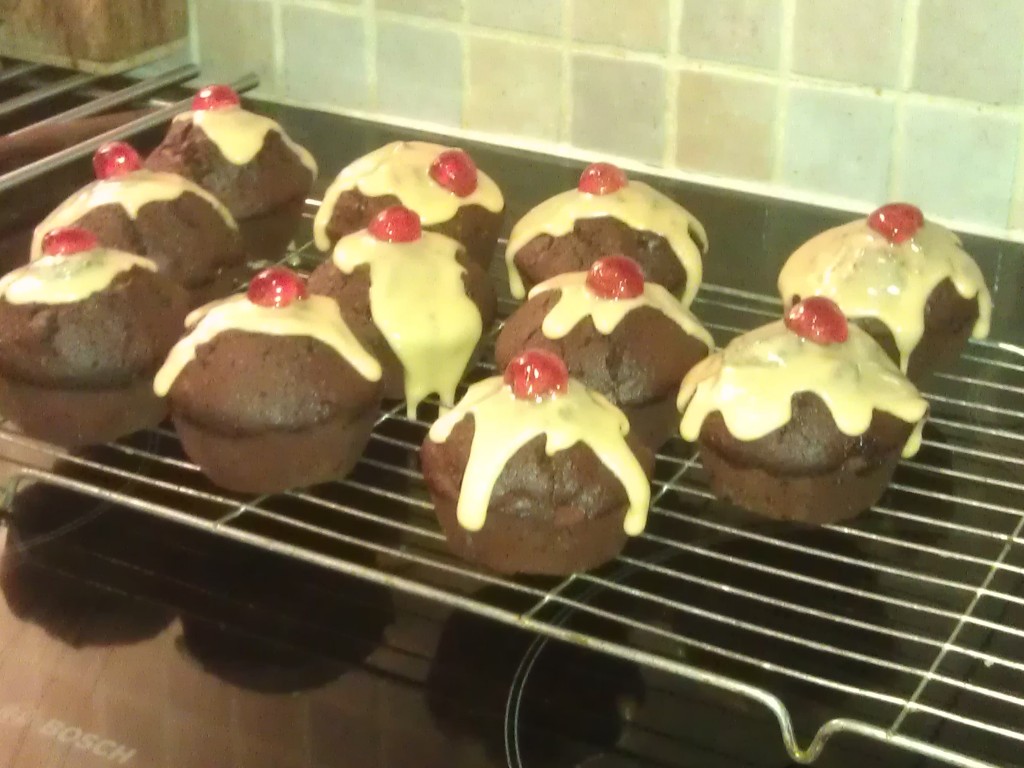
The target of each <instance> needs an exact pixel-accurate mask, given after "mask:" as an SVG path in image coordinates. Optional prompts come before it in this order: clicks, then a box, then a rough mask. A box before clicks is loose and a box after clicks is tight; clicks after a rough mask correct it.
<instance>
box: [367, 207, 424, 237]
mask: <svg viewBox="0 0 1024 768" xmlns="http://www.w3.org/2000/svg"><path fill="white" fill-rule="evenodd" d="M366 229H367V230H368V231H369V233H370V234H371V235H373V236H374V237H375V238H377V239H378V240H382V241H383V242H385V243H411V242H413V241H414V240H419V239H420V237H421V236H422V235H423V227H422V226H421V225H420V217H419V215H418V214H417V213H416V212H415V211H410V210H409V209H408V208H406V207H405V206H404V205H392V206H389V207H388V208H385V209H384V210H383V211H381V212H380V213H378V214H377V215H376V216H374V217H373V221H371V222H370V225H369V226H368V227H367V228H366Z"/></svg>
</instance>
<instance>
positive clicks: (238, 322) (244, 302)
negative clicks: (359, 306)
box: [153, 295, 381, 397]
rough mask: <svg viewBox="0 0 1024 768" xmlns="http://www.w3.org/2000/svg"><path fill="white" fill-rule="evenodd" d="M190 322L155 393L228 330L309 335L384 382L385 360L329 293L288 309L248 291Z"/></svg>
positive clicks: (202, 311) (191, 316)
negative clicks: (254, 298)
mask: <svg viewBox="0 0 1024 768" xmlns="http://www.w3.org/2000/svg"><path fill="white" fill-rule="evenodd" d="M185 326H186V327H190V328H192V330H191V332H190V333H189V334H188V335H187V336H185V337H184V338H183V339H181V340H180V341H179V342H178V343H177V344H175V345H174V347H173V348H172V349H171V351H170V353H169V354H168V355H167V360H166V361H165V362H164V364H163V366H162V367H161V368H160V370H159V371H157V374H156V378H155V379H154V380H153V391H154V392H156V394H157V395H159V396H160V397H164V396H165V395H166V394H167V393H168V392H169V391H170V389H171V387H172V386H173V385H174V381H175V380H176V379H177V378H178V375H179V374H180V373H181V372H182V370H184V368H185V366H186V365H188V364H189V363H190V362H192V360H194V359H195V356H196V349H197V348H198V347H199V346H201V345H203V344H206V343H207V342H209V341H211V340H213V339H214V338H215V337H216V336H217V335H219V334H221V333H223V332H224V331H247V332H249V333H262V334H267V335H270V336H309V337H310V338H313V339H316V340H317V341H319V342H322V343H324V344H326V345H327V346H329V347H330V348H331V349H333V350H334V351H335V352H337V353H338V354H339V355H341V356H342V357H343V358H345V360H346V361H347V362H348V363H349V365H351V366H352V367H353V368H355V369H356V371H357V372H358V373H359V375H360V376H362V377H363V378H364V379H366V380H367V381H380V377H381V369H380V363H378V362H377V360H376V358H374V357H373V356H372V355H371V354H370V353H369V352H367V351H366V350H365V349H364V348H363V346H362V345H361V344H360V343H359V342H358V341H357V340H356V337H355V336H354V335H353V334H352V331H351V330H349V327H348V326H347V325H346V324H345V321H344V320H343V319H342V317H341V310H340V309H338V305H337V304H336V303H335V302H334V300H333V299H329V298H327V297H326V296H309V297H308V298H306V299H302V300H299V301H293V302H292V303H291V304H289V305H287V306H284V307H261V306H259V305H257V304H253V303H252V302H250V301H249V300H248V299H247V298H246V297H245V296H244V295H239V296H231V297H229V298H227V299H223V300H221V301H215V302H213V303H212V304H207V305H206V306H204V307H200V308H199V309H197V310H194V311H193V312H191V313H190V314H189V316H188V317H187V318H185Z"/></svg>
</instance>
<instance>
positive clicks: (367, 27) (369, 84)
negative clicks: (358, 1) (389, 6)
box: [363, 0, 380, 109]
mask: <svg viewBox="0 0 1024 768" xmlns="http://www.w3.org/2000/svg"><path fill="white" fill-rule="evenodd" d="M363 13H364V14H365V18H364V19H363V34H364V35H365V36H366V102H367V104H368V105H369V106H370V108H371V109H379V108H380V94H379V92H378V88H377V17H378V13H377V11H376V0H363Z"/></svg>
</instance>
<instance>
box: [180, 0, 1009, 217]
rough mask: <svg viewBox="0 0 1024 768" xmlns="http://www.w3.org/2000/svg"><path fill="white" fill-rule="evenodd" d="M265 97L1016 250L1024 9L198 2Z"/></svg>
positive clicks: (231, 61)
mask: <svg viewBox="0 0 1024 768" xmlns="http://www.w3.org/2000/svg"><path fill="white" fill-rule="evenodd" d="M194 3H195V11H196V14H195V16H196V28H197V30H198V33H197V50H198V52H199V54H200V55H201V58H202V61H203V63H204V65H205V67H206V73H207V75H208V76H210V77H213V78H218V77H224V78H226V77H230V76H233V75H237V74H238V72H239V71H240V69H243V68H251V69H254V70H256V71H257V72H258V73H259V74H260V75H261V77H262V81H263V85H262V87H261V92H262V94H263V95H264V96H266V97H269V98H275V99H279V100H282V101H287V102H290V103H302V104H309V105H313V106H317V107H321V108H325V109H329V110H339V111H344V112H349V113H357V114H366V115H372V116H379V117H381V118H383V119H389V120H398V121H409V122H414V123H421V124H426V125H427V126H428V127H440V128H441V129H442V130H445V131H449V132H459V131H465V132H468V133H470V134H473V135H476V136H479V135H482V136H483V137H484V138H490V139H492V140H494V141H497V142H499V143H512V144H519V145H527V146H530V147H531V148H541V149H547V150H549V151H553V152H563V153H565V152H570V153H578V154H582V155H587V154H592V153H599V154H603V155H612V156H617V157H620V158H629V159H630V160H632V161H635V162H636V163H637V164H642V165H643V166H645V167H654V168H657V169H659V171H661V172H664V173H669V174H672V175H680V176H685V177H695V178H698V179H711V180H712V181H714V182H716V183H726V184H733V185H738V186H743V187H751V188H755V189H758V190H761V191H769V192H772V193H774V194H780V195H784V196H794V197H802V198H809V199H812V200H817V201H820V202H825V203H834V204H838V205H846V206H852V207H859V208H865V207H869V206H871V205H873V204H874V203H876V202H878V201H883V200H885V199H891V198H904V199H911V200H914V201H917V202H919V203H920V204H921V205H922V206H924V207H925V208H926V209H927V210H928V211H929V212H930V213H931V214H932V215H935V216H938V217H941V218H946V219H949V220H952V221H955V222H958V223H961V224H964V223H966V224H968V225H969V226H970V227H971V228H975V229H981V230H987V231H995V232H1003V231H1008V230H1009V231H1011V233H1012V234H1014V235H1015V236H1024V152H1020V151H1019V146H1020V144H1021V136H1022V126H1024V98H1022V97H1024V0H194Z"/></svg>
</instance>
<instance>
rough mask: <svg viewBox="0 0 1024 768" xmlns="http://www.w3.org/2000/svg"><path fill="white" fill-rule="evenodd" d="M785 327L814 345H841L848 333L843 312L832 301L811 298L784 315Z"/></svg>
mask: <svg viewBox="0 0 1024 768" xmlns="http://www.w3.org/2000/svg"><path fill="white" fill-rule="evenodd" d="M785 323H786V327H787V328H788V329H789V330H791V331H793V333H795V334H796V335H797V336H800V337H801V338H804V339H807V340H809V341H813V342H814V343H815V344H822V345H826V346H827V345H828V344H841V343H842V342H844V341H846V337H847V336H848V335H849V333H850V329H849V326H848V325H847V322H846V316H845V315H844V314H843V310H841V309H840V308H839V305H838V304H836V303H835V302H834V301H832V299H828V298H825V297H824V296H811V297H809V298H806V299H804V300H803V301H801V302H798V303H797V304H794V305H793V306H792V308H790V310H789V312H787V313H786V318H785Z"/></svg>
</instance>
